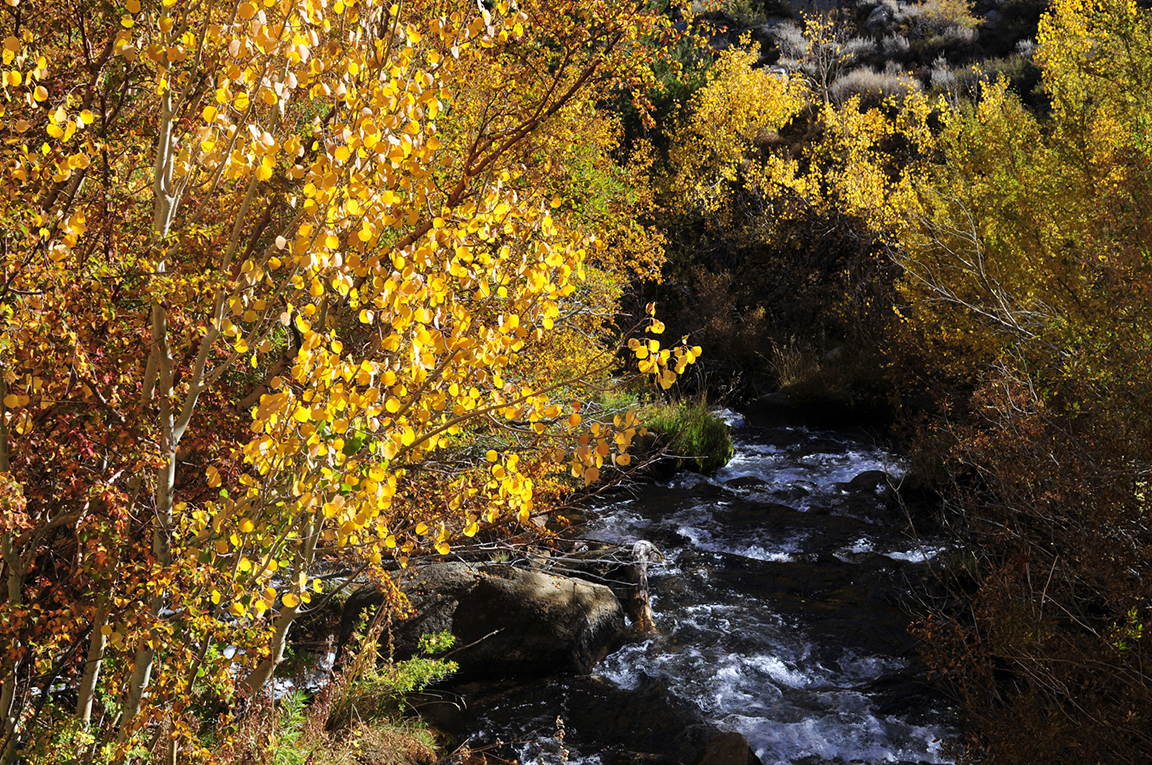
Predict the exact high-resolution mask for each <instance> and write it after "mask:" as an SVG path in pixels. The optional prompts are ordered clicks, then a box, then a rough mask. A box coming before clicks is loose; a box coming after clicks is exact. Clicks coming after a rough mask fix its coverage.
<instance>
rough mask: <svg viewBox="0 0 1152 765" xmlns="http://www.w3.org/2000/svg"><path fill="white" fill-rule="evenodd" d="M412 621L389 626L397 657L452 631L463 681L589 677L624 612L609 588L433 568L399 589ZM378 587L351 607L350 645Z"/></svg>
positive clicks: (346, 624)
mask: <svg viewBox="0 0 1152 765" xmlns="http://www.w3.org/2000/svg"><path fill="white" fill-rule="evenodd" d="M399 584H400V588H401V590H403V592H404V593H405V594H406V595H407V596H408V600H409V601H410V602H411V604H412V608H413V610H414V614H413V615H412V616H411V617H410V618H408V619H405V620H403V621H399V622H394V623H393V625H392V643H393V646H394V649H395V658H397V659H404V658H407V657H409V656H412V655H413V654H414V653H415V651H416V649H417V645H418V643H419V640H420V637H421V636H422V635H425V634H429V633H435V632H443V631H445V630H447V631H449V632H451V633H452V634H453V635H454V636H455V637H456V646H457V648H456V649H455V651H454V652H453V653H452V654H451V658H452V660H453V661H455V662H457V663H458V664H459V665H460V670H459V675H460V676H462V677H486V678H495V677H504V676H517V677H539V676H546V675H553V674H562V673H580V674H583V673H587V672H588V671H589V670H590V669H591V667H592V665H594V664H595V663H596V662H597V661H599V660H600V659H602V658H603V657H604V656H605V655H606V654H607V653H608V651H609V650H611V649H612V648H615V647H616V646H617V645H619V644H620V642H621V641H622V639H623V637H624V634H625V633H624V611H623V608H622V607H621V605H620V601H619V600H618V599H617V598H616V596H615V595H614V594H613V592H612V590H610V589H609V588H607V587H605V586H603V585H599V584H593V583H591V582H586V581H582V580H577V579H568V578H565V577H559V576H552V575H550V574H544V573H541V572H538V571H525V570H523V569H519V568H514V567H512V566H509V565H505V564H492V563H490V564H469V563H437V564H431V565H426V566H422V567H421V568H420V569H419V570H418V571H417V572H414V574H413V575H412V576H410V577H409V578H407V579H404V580H401V581H400V582H399ZM382 600H383V596H382V595H381V594H380V593H379V592H378V591H376V589H375V588H363V589H361V590H360V591H358V592H356V593H355V594H354V595H353V596H352V597H351V598H349V600H348V604H347V606H346V607H345V612H344V617H343V619H342V620H341V636H340V637H341V642H342V643H343V642H345V641H347V639H348V637H349V636H350V635H351V632H352V628H353V625H354V624H355V623H356V620H357V619H358V618H359V615H360V613H361V612H362V611H363V610H364V609H365V608H368V607H370V606H373V605H378V604H379V603H380V602H382Z"/></svg>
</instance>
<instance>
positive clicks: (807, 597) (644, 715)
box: [461, 413, 951, 765]
mask: <svg viewBox="0 0 1152 765" xmlns="http://www.w3.org/2000/svg"><path fill="white" fill-rule="evenodd" d="M726 414H727V416H728V417H729V418H730V419H731V421H732V424H733V425H734V426H735V428H734V437H735V441H736V455H735V457H734V458H733V460H732V461H731V462H730V463H729V465H728V466H727V467H725V468H724V469H723V470H721V471H720V472H719V473H718V474H716V475H714V476H712V477H708V478H704V477H701V476H697V475H693V474H681V475H679V476H677V477H676V478H675V479H673V480H672V481H671V482H670V483H668V484H665V485H655V486H645V487H642V489H641V490H640V491H639V492H638V493H637V494H636V496H634V497H633V498H629V499H623V500H617V501H613V502H611V503H609V504H605V505H603V506H600V507H595V508H591V509H589V510H588V512H587V517H586V518H585V519H584V520H585V522H586V523H587V532H586V536H588V537H590V538H594V539H598V540H603V541H606V542H614V543H629V542H633V541H636V540H639V539H646V540H649V541H651V542H653V543H655V544H656V545H657V547H659V548H660V549H661V551H662V552H663V554H664V556H665V558H666V560H665V562H664V563H663V564H662V565H660V566H657V567H655V568H654V569H653V571H652V572H651V574H650V584H651V593H652V605H653V609H654V611H655V614H656V621H657V626H658V628H659V629H660V634H658V635H655V636H652V637H649V638H648V639H645V640H643V641H642V642H633V643H630V644H628V645H626V646H624V647H623V648H622V649H620V650H619V651H617V652H615V653H614V654H612V655H610V656H609V657H608V658H607V659H605V660H604V662H602V664H601V665H600V666H599V667H598V668H597V670H596V673H597V675H598V676H595V677H592V678H552V679H549V680H544V681H537V682H535V683H529V684H526V685H524V684H520V685H515V684H512V685H508V686H498V687H486V688H480V687H465V688H463V689H461V692H462V693H463V694H464V698H465V701H467V702H469V712H468V714H467V716H466V719H465V721H464V722H463V724H462V725H463V727H462V730H461V732H463V733H464V734H466V735H469V736H471V737H472V741H473V742H474V743H476V744H483V743H487V742H491V741H493V740H495V738H496V737H497V736H501V737H503V739H504V740H508V739H517V738H518V739H521V743H520V744H519V745H518V746H517V748H516V756H518V757H519V758H520V759H521V760H522V761H524V762H525V763H527V762H555V761H560V760H562V759H563V757H561V755H560V750H561V749H562V748H564V749H566V750H567V752H568V754H567V758H568V760H569V761H570V762H571V761H580V762H586V763H589V765H592V764H593V763H598V762H602V761H604V760H605V759H607V758H606V757H604V753H605V752H607V751H613V750H620V749H627V750H631V751H635V752H654V753H657V754H661V755H664V756H666V757H671V758H673V759H680V760H681V761H685V762H686V761H688V758H690V757H691V753H692V752H693V751H695V747H697V746H698V745H699V743H700V742H701V741H702V740H704V739H706V738H707V737H708V736H709V735H711V733H712V732H714V731H715V730H717V729H720V730H735V731H738V732H740V733H742V734H743V735H744V736H745V737H746V738H747V740H748V741H749V743H750V744H751V746H752V748H753V749H754V750H755V751H756V753H757V755H758V756H759V757H760V759H761V760H762V761H763V762H764V763H765V765H769V764H772V763H793V764H797V765H817V764H818V763H875V762H896V763H938V762H946V761H947V760H946V758H945V757H944V755H943V754H942V743H943V741H945V740H947V738H948V737H949V735H950V730H951V727H950V715H949V713H948V710H947V708H946V705H945V704H944V702H943V701H942V700H941V699H939V698H937V697H934V696H933V693H932V691H931V689H930V688H929V687H928V686H927V685H926V684H925V683H924V675H925V672H924V669H923V667H922V666H921V665H920V664H918V662H917V661H916V658H915V646H914V643H913V641H912V639H911V638H910V637H909V635H908V631H907V625H908V617H907V615H906V613H907V612H906V609H905V608H904V606H905V605H906V603H905V599H906V598H907V597H908V594H909V593H910V592H912V591H914V590H915V589H916V587H917V586H918V585H917V582H918V580H919V579H920V577H921V576H922V575H923V572H924V569H925V568H926V561H927V560H929V559H931V558H932V557H934V556H935V555H936V554H938V553H939V552H940V551H941V549H942V548H941V547H940V546H939V545H937V544H934V543H932V542H931V541H925V540H922V539H921V540H917V539H913V538H911V536H910V535H909V534H908V528H909V525H908V521H907V516H906V514H905V511H904V510H903V508H901V506H900V505H899V503H898V502H896V500H895V496H894V494H893V492H892V490H891V484H894V483H898V482H899V480H900V478H901V476H902V466H901V462H900V459H899V457H897V456H896V455H894V454H893V453H891V452H889V451H888V450H886V449H885V448H884V447H882V446H879V445H877V444H875V443H874V442H872V441H870V440H869V439H868V438H867V437H865V436H863V435H861V434H848V433H840V432H830V431H819V430H810V429H806V428H772V429H758V428H751V427H747V426H745V425H744V424H743V421H742V420H740V418H739V416H738V415H734V414H732V413H726ZM557 717H559V718H561V719H562V720H563V724H564V726H565V730H564V734H563V736H561V737H560V738H557V736H556V735H555V728H556V718H557ZM531 731H536V733H530V732H531Z"/></svg>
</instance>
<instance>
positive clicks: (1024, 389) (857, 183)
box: [665, 0, 1152, 763]
mask: <svg viewBox="0 0 1152 765" xmlns="http://www.w3.org/2000/svg"><path fill="white" fill-rule="evenodd" d="M1024 5H1025V4H1006V5H1003V6H1001V7H999V8H990V6H989V4H984V5H982V6H977V7H978V8H979V13H980V14H981V16H976V15H974V11H975V10H976V8H974V6H972V5H968V4H964V3H942V2H940V3H923V4H920V5H916V6H904V5H903V4H900V3H882V4H875V3H872V4H868V5H864V4H858V5H857V6H855V8H856V11H857V13H856V14H854V15H853V14H846V12H845V11H844V9H841V10H840V11H838V12H835V13H824V14H816V15H810V16H804V17H802V19H801V23H799V24H797V25H796V26H794V27H793V26H789V25H788V24H787V23H786V22H785V23H777V24H776V25H775V26H774V27H772V28H771V29H769V30H768V31H767V32H765V31H763V28H761V27H754V28H753V31H754V32H756V33H757V35H760V36H762V37H765V39H766V40H771V41H772V42H774V44H775V50H774V51H773V53H772V55H770V56H767V57H764V56H760V57H758V56H757V54H756V51H755V49H752V50H749V51H748V52H744V49H742V48H741V47H740V44H739V43H738V42H737V41H736V40H735V36H734V35H728V36H726V37H724V36H722V37H721V38H719V39H720V42H722V43H731V47H729V48H728V50H726V51H725V52H723V53H721V54H719V58H718V62H717V63H716V64H715V65H713V66H712V68H711V69H710V70H709V75H708V78H707V81H706V82H705V83H704V84H703V85H702V87H701V88H700V89H699V90H698V91H697V92H696V93H695V94H694V95H693V96H692V98H691V99H690V100H689V101H688V102H687V104H686V107H685V111H684V112H683V113H682V115H681V117H680V119H679V120H678V121H676V122H674V123H673V124H672V125H671V126H670V128H669V134H670V136H671V138H670V144H671V147H670V149H669V151H668V158H669V168H668V171H667V177H668V179H669V180H668V185H667V189H668V194H669V196H668V197H667V199H668V204H669V206H670V207H672V206H673V205H675V207H674V209H675V210H676V214H675V215H674V216H673V217H672V221H674V224H673V225H672V226H671V227H670V228H669V242H670V245H669V247H670V250H671V251H672V253H673V255H672V258H671V261H670V262H671V263H672V265H673V267H674V268H676V269H679V270H678V271H675V270H674V271H671V272H670V278H669V282H670V284H669V285H668V286H666V287H665V289H667V290H670V291H671V290H679V291H681V293H682V294H683V295H685V302H686V303H688V304H690V305H691V306H692V308H690V309H689V310H687V311H685V312H683V313H681V314H678V315H677V316H676V327H677V329H678V328H680V327H684V328H685V329H686V330H689V329H690V330H693V331H696V332H698V333H699V336H700V337H704V338H707V340H706V341H704V342H703V344H704V345H705V347H706V348H710V347H711V348H716V349H717V350H719V351H720V353H721V354H723V353H725V352H728V353H730V355H729V356H728V358H727V361H728V363H729V365H730V369H738V370H743V371H744V372H745V373H746V374H749V376H750V377H752V378H753V379H754V380H755V379H756V375H759V379H760V380H764V381H765V382H763V383H761V385H771V384H775V385H777V386H780V385H783V386H785V389H786V390H789V391H791V392H792V393H793V394H796V395H820V396H823V397H824V398H825V399H837V400H840V401H842V402H845V403H848V404H854V405H856V406H859V404H860V403H861V402H862V401H865V400H867V399H869V398H871V399H873V400H875V399H876V398H877V397H881V398H883V399H884V400H885V402H886V403H890V404H891V405H893V406H894V407H895V409H894V411H895V412H900V411H901V410H900V402H901V401H902V400H904V401H906V400H908V399H909V398H913V397H914V398H919V399H921V400H923V396H924V395H925V394H926V395H928V396H931V397H932V398H933V399H934V400H935V412H936V413H937V414H935V415H933V416H930V417H925V418H924V419H922V428H921V431H920V435H919V437H918V440H917V441H916V443H917V445H918V446H917V457H916V459H917V464H918V465H920V466H921V468H922V472H921V475H922V476H923V477H934V478H935V480H937V481H938V483H937V489H938V491H939V494H938V495H937V496H938V497H939V498H940V500H941V511H940V520H942V521H943V522H944V523H945V524H946V526H947V528H949V529H950V530H951V532H952V533H953V534H954V537H953V539H954V541H955V544H956V554H955V555H954V556H953V557H951V558H948V559H945V560H941V561H940V562H939V565H938V566H937V567H936V569H937V573H938V574H939V575H940V576H941V581H942V583H943V584H944V585H945V586H944V588H943V590H942V592H944V593H947V594H946V595H942V596H941V600H940V601H939V602H937V603H936V604H934V605H933V606H932V607H931V608H930V609H929V611H930V613H924V614H922V618H921V621H920V623H919V627H918V630H919V635H920V636H921V637H922V638H923V646H924V652H925V655H926V656H927V657H928V659H929V661H930V663H931V664H932V666H933V668H934V669H935V671H936V672H937V677H939V678H940V679H941V680H942V681H943V682H944V683H945V684H947V685H949V686H950V687H951V688H952V689H953V690H954V691H955V693H956V697H957V698H958V699H959V700H960V702H961V705H962V708H963V709H964V710H965V712H966V714H967V715H968V719H969V720H970V721H971V722H972V724H973V727H972V731H973V739H972V743H971V746H970V748H969V750H968V754H969V755H970V756H972V757H973V758H975V759H981V758H987V759H988V760H989V761H992V762H1019V763H1032V762H1038V761H1046V762H1047V761H1051V762H1077V763H1095V762H1143V761H1147V759H1148V758H1149V756H1152V739H1150V737H1149V735H1148V730H1149V729H1150V723H1152V721H1150V716H1152V693H1150V690H1149V689H1150V688H1152V686H1150V685H1149V676H1148V671H1149V665H1148V651H1149V644H1148V637H1147V635H1146V632H1147V630H1146V629H1145V628H1146V626H1147V625H1148V624H1149V621H1150V620H1152V613H1150V611H1149V608H1150V606H1149V597H1150V596H1152V592H1150V590H1149V587H1150V585H1149V575H1150V573H1152V571H1150V570H1149V564H1150V562H1152V531H1150V529H1149V525H1148V521H1147V519H1148V512H1149V505H1148V502H1149V497H1148V490H1147V489H1148V481H1149V478H1148V476H1149V471H1150V470H1152V432H1150V431H1149V429H1148V423H1149V422H1150V421H1152V410H1150V409H1149V406H1150V405H1152V398H1150V393H1152V379H1150V378H1149V376H1148V371H1147V370H1148V364H1147V359H1148V358H1149V357H1150V353H1152V345H1150V344H1152V339H1150V338H1152V336H1150V335H1149V332H1148V327H1149V326H1150V325H1149V320H1150V319H1152V316H1150V315H1149V308H1150V304H1149V298H1150V296H1152V294H1150V292H1149V290H1150V285H1152V282H1149V276H1150V275H1152V270H1150V269H1152V261H1149V253H1152V239H1150V238H1149V237H1150V235H1152V227H1150V223H1149V221H1150V220H1152V207H1150V203H1149V191H1150V190H1152V189H1150V188H1149V184H1150V182H1152V176H1150V174H1149V173H1150V169H1152V165H1150V160H1152V143H1150V136H1152V134H1150V133H1149V127H1150V125H1152V102H1150V99H1149V95H1148V88H1147V83H1149V82H1150V81H1152V79H1150V78H1152V14H1150V13H1149V11H1148V10H1145V9H1144V8H1142V7H1141V6H1140V5H1138V4H1136V3H1135V2H1127V1H1124V0H1084V1H1081V0H1060V1H1059V2H1053V3H1051V4H1049V6H1048V7H1047V10H1046V12H1045V13H1044V15H1043V17H1042V18H1040V17H1039V16H1040V14H1039V8H1038V6H1037V5H1036V4H1032V5H1029V6H1028V7H1027V8H1025V7H1024ZM745 10H746V11H747V10H748V9H745ZM992 10H996V11H997V15H996V16H993V15H990V14H991V11H992ZM1034 11H1035V13H1033V12H1034ZM901 18H903V21H900V19H901ZM1037 21H1038V26H1037V27H1033V28H1031V31H1030V34H1029V37H1028V38H1026V41H1025V42H1026V44H1023V43H1022V44H1019V45H1015V47H1014V48H1013V49H1012V51H1011V52H1007V51H1006V50H1005V48H1006V46H1007V45H1008V42H1009V41H1008V40H1006V39H1005V38H1006V36H1008V35H1009V34H1010V29H1011V28H1013V27H1012V25H1013V24H1015V25H1017V26H1016V28H1018V29H1025V30H1027V29H1028V24H1029V23H1037ZM985 27H993V29H992V30H986V29H985ZM885 35H888V36H885ZM1031 35H1035V39H1034V40H1033V39H1032V38H1031ZM717 39H718V38H715V37H714V38H713V42H714V43H715V42H716V41H717ZM948 45H952V46H955V47H956V48H957V50H956V53H958V52H959V49H963V50H965V51H966V55H967V56H969V60H975V61H977V62H981V61H982V66H981V67H980V70H978V71H972V72H969V73H968V74H966V75H964V76H961V73H960V72H957V71H955V70H951V69H949V70H948V71H945V63H946V62H945V61H943V60H941V61H937V62H936V64H935V65H934V68H933V69H932V70H931V71H926V70H925V68H924V67H923V66H922V65H923V64H924V58H923V55H924V54H925V53H926V52H928V53H930V52H934V51H937V50H940V51H943V48H944V47H946V46H948ZM885 47H886V48H887V50H888V56H887V58H888V60H889V61H892V62H894V66H890V67H888V69H887V75H885V76H886V77H887V80H885V77H884V76H881V75H882V74H883V73H882V72H880V71H879V70H877V69H876V68H872V67H873V66H874V61H875V60H874V59H872V58H870V57H873V56H876V55H878V52H879V51H880V50H881V49H884V48H885ZM939 55H941V56H943V55H944V52H941V53H939ZM952 55H953V53H948V56H949V57H951V56H952ZM777 56H778V58H777ZM1004 56H1007V58H1004ZM981 57H983V58H981ZM997 57H999V59H997ZM1013 57H1015V58H1013ZM766 60H767V61H772V60H775V61H777V63H778V64H779V65H781V68H780V69H775V70H774V69H770V68H763V66H762V65H763V64H764V63H765V61H766ZM1012 62H1015V63H1012ZM902 64H911V65H912V66H913V67H916V66H917V64H920V65H921V68H919V70H918V71H917V70H916V69H915V68H913V69H912V70H911V71H909V70H907V69H904V68H903V67H902ZM1009 64H1011V65H1009ZM853 72H856V73H857V74H856V75H855V76H853V75H852V73H853ZM869 72H870V73H871V74H869ZM1029 73H1031V74H1029ZM681 245H682V246H681ZM837 346H842V347H841V348H840V349H839V350H836V351H835V352H834V353H831V354H828V353H827V352H828V351H830V350H833V349H835V348H836V347H837ZM853 357H855V358H856V359H857V362H858V363H856V364H847V363H846V362H845V358H848V359H851V358H853ZM869 357H870V358H869ZM865 359H866V361H865ZM905 411H907V410H905Z"/></svg>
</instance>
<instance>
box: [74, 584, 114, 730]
mask: <svg viewBox="0 0 1152 765" xmlns="http://www.w3.org/2000/svg"><path fill="white" fill-rule="evenodd" d="M107 623H108V606H107V605H104V604H101V605H100V606H99V607H98V608H97V609H96V615H95V616H93V617H92V638H91V642H89V644H88V659H87V661H85V662H84V674H83V676H82V677H81V678H80V691H79V696H78V697H77V699H76V716H77V717H79V718H80V722H81V723H82V724H83V725H84V726H85V727H87V726H88V725H89V724H90V723H91V722H92V702H93V701H94V700H95V699H96V683H97V682H98V681H99V680H100V665H101V664H102V663H103V662H104V648H105V646H107V644H108V636H107V635H105V634H104V625H106V624H107Z"/></svg>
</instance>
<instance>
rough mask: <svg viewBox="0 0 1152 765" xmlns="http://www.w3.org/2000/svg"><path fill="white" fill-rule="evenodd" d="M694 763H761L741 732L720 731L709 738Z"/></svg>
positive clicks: (734, 764)
mask: <svg viewBox="0 0 1152 765" xmlns="http://www.w3.org/2000/svg"><path fill="white" fill-rule="evenodd" d="M692 765H761V763H760V758H759V757H757V756H756V753H755V752H753V751H752V747H750V746H749V745H748V741H747V740H746V739H745V738H744V737H743V736H741V735H740V734H739V733H733V732H731V731H729V732H727V733H719V734H717V735H715V736H713V737H712V738H710V739H709V740H708V743H706V744H705V745H704V746H703V747H702V748H701V749H700V751H699V752H698V753H697V754H696V759H694V760H692Z"/></svg>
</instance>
